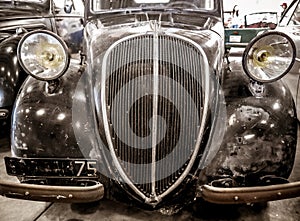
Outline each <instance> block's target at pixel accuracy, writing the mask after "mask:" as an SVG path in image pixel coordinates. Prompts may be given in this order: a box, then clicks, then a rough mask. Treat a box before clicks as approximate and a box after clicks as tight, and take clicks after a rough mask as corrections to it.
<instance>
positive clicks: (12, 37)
mask: <svg viewBox="0 0 300 221" xmlns="http://www.w3.org/2000/svg"><path fill="white" fill-rule="evenodd" d="M0 14H1V16H0V57H1V61H0V125H1V130H0V134H3V135H5V134H7V132H8V131H9V128H10V115H11V114H10V113H11V110H12V106H13V104H14V101H15V97H16V95H17V92H18V90H19V88H20V86H21V84H22V83H23V81H24V80H25V78H26V77H27V74H26V72H25V71H24V70H23V69H22V68H21V67H20V65H19V63H18V62H17V56H16V54H17V46H18V42H19V41H20V39H21V37H22V35H23V34H22V33H24V32H30V31H33V30H41V29H43V30H49V31H52V32H54V33H57V34H59V35H61V34H62V32H63V27H62V25H61V24H63V23H70V21H72V22H73V23H75V24H76V22H77V23H79V24H80V22H79V19H80V18H81V17H82V16H79V15H74V14H72V15H68V17H67V18H65V17H64V16H63V15H62V14H61V13H60V9H59V8H58V7H57V6H56V5H55V3H54V2H53V0H0ZM76 31H80V27H77V29H76ZM74 32H75V31H74ZM71 34H72V33H71V32H70V31H69V33H66V34H65V36H66V37H65V38H66V39H67V38H68V37H69V36H70V35H71ZM62 37H63V36H62ZM79 41H80V39H79ZM79 44H80V42H79V43H78V42H74V41H73V44H69V45H71V46H72V49H73V51H76V49H74V48H76V47H77V50H79V49H78V48H79V46H78V45H79Z"/></svg>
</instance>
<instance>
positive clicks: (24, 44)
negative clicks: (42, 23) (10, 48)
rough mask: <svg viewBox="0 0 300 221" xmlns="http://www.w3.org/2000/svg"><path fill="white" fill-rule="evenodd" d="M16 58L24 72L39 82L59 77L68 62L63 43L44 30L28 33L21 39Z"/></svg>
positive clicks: (65, 47)
mask: <svg viewBox="0 0 300 221" xmlns="http://www.w3.org/2000/svg"><path fill="white" fill-rule="evenodd" d="M18 58H19V61H20V64H21V66H22V67H23V68H24V70H25V71H26V72H27V73H28V74H30V75H32V76H33V77H35V78H37V79H39V80H53V79H56V78H58V77H60V76H61V75H62V74H63V73H64V72H65V71H66V70H67V68H68V66H69V61H70V60H69V55H68V52H67V46H66V44H65V43H64V41H63V40H61V38H59V37H58V36H57V35H55V34H54V33H52V32H49V31H45V30H42V31H41V30H40V31H34V32H30V33H28V34H26V35H25V36H24V37H23V38H22V40H21V41H20V43H19V46H18Z"/></svg>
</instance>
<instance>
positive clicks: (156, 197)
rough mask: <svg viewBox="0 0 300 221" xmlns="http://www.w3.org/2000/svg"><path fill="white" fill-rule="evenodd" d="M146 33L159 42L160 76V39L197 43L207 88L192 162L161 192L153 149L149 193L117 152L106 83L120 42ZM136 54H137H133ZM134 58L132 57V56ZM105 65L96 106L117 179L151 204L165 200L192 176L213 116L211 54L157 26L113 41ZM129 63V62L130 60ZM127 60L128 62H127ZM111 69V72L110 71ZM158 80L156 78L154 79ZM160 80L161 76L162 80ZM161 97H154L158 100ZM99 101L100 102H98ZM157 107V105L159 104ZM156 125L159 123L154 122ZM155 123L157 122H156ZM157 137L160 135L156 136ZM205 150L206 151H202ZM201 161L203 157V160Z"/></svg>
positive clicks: (155, 58)
mask: <svg viewBox="0 0 300 221" xmlns="http://www.w3.org/2000/svg"><path fill="white" fill-rule="evenodd" d="M145 36H151V39H152V40H153V45H156V46H154V47H157V48H156V49H154V50H153V57H152V58H151V59H152V61H153V63H154V64H153V76H155V75H156V76H158V75H159V73H158V72H159V65H158V63H159V59H158V57H159V56H158V54H159V53H160V52H159V47H158V46H157V40H158V39H159V38H160V37H162V38H171V39H177V40H179V41H182V42H186V43H187V44H188V45H190V46H191V47H193V49H194V50H196V51H197V53H199V55H200V57H199V59H200V60H201V61H200V63H201V73H202V76H201V78H202V79H201V83H202V85H201V86H202V89H203V101H202V103H203V107H202V115H203V116H202V120H201V125H200V126H199V131H198V136H197V139H196V141H195V147H194V150H193V153H192V154H191V157H190V159H189V162H188V163H187V165H186V167H185V169H184V171H183V172H182V174H180V176H179V177H178V179H177V180H176V181H175V182H174V183H173V184H172V185H171V186H170V187H168V188H167V189H166V190H165V191H163V192H162V193H159V194H157V193H156V190H155V185H156V184H155V182H156V180H155V173H156V172H155V169H156V168H155V165H154V164H155V154H156V153H155V151H154V152H153V153H152V154H153V159H154V161H153V162H152V163H153V164H152V165H154V166H152V172H153V171H154V172H153V173H154V175H152V179H154V180H152V184H151V185H152V188H151V189H152V190H151V193H150V194H149V193H148V194H147V193H145V192H144V191H143V190H141V188H139V185H138V184H137V183H135V182H134V181H133V180H132V179H131V178H130V176H128V174H127V171H126V170H125V169H124V166H123V165H122V164H121V163H120V160H119V158H118V155H117V154H116V151H115V145H114V141H113V139H112V137H113V136H112V134H111V123H110V122H109V120H108V119H110V117H111V116H110V113H109V110H107V106H108V105H107V101H106V100H107V90H108V89H107V85H106V80H107V78H108V76H107V75H109V74H110V73H111V71H108V70H109V68H108V66H109V65H107V64H108V63H109V62H108V61H110V59H109V56H110V55H111V54H112V53H113V50H114V49H115V48H116V47H117V46H118V45H120V44H121V43H124V42H126V41H130V40H132V39H136V38H144V37H145ZM132 56H135V55H132ZM131 59H132V58H131ZM144 59H145V57H144ZM132 60H135V59H132ZM101 62H102V66H101V82H100V84H99V85H98V86H99V88H98V90H97V89H96V91H100V93H99V94H100V95H98V94H96V96H95V98H96V100H99V101H100V102H101V104H99V105H96V108H98V111H97V113H101V116H98V117H102V119H101V122H102V123H103V125H102V126H103V129H104V133H105V137H106V143H107V148H108V150H109V153H110V154H111V156H110V157H111V159H112V161H113V162H111V164H112V165H113V167H114V168H115V169H116V170H117V175H115V176H116V179H117V180H120V178H121V179H122V182H124V183H126V184H127V186H129V187H130V188H131V190H133V191H134V193H135V194H137V195H138V196H139V197H140V198H142V199H143V200H144V201H145V203H146V204H149V205H151V206H153V207H155V206H156V205H157V204H158V203H160V202H161V201H162V199H163V198H164V197H166V196H167V195H169V194H170V193H171V192H172V191H174V190H175V189H176V188H177V187H178V186H179V185H180V184H181V183H182V182H183V180H185V179H186V177H187V176H188V174H189V173H190V171H191V169H192V167H194V163H195V161H196V159H197V158H198V157H199V152H200V144H201V142H202V139H203V136H204V133H205V127H206V123H207V119H208V117H209V114H208V112H209V109H210V108H209V94H210V72H209V63H208V59H207V56H206V54H205V52H204V50H203V49H202V48H201V47H200V45H198V44H197V43H196V42H194V41H192V40H191V39H189V38H187V37H183V36H181V35H178V34H174V33H161V32H158V31H157V30H154V31H153V32H147V33H146V34H145V33H143V34H134V35H130V36H127V37H125V38H122V39H120V40H118V41H116V42H115V43H114V44H113V45H111V46H110V47H109V48H108V50H107V51H106V52H105V54H104V56H103V58H102V60H101ZM127 63H128V62H127ZM124 64H126V62H125V63H124ZM117 66H122V65H120V64H118V65H117ZM107 73H109V74H107ZM154 81H155V80H154ZM158 81H159V80H158ZM155 102H157V101H154V103H155ZM96 104H97V102H96ZM156 109H157V107H156ZM153 125H155V123H154V124H153ZM153 127H155V126H153ZM155 139H156V138H155ZM202 152H203V151H202ZM200 163H201V160H200Z"/></svg>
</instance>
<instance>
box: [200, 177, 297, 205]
mask: <svg viewBox="0 0 300 221" xmlns="http://www.w3.org/2000/svg"><path fill="white" fill-rule="evenodd" d="M299 196H300V182H293V183H285V184H276V185H270V186H256V187H234V188H223V187H213V186H210V185H203V186H202V187H201V197H202V198H203V199H204V200H206V201H208V202H211V203H216V204H246V203H258V202H266V201H275V200H282V199H287V198H295V197H299Z"/></svg>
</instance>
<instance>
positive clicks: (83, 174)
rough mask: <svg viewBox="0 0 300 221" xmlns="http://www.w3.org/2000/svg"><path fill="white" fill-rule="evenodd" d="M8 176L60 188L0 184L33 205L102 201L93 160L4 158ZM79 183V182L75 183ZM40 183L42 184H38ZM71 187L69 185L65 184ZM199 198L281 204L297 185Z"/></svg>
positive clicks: (298, 190) (207, 189)
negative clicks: (41, 202) (40, 203)
mask: <svg viewBox="0 0 300 221" xmlns="http://www.w3.org/2000/svg"><path fill="white" fill-rule="evenodd" d="M5 163H6V169H7V173H8V174H9V175H13V176H19V177H26V178H27V179H28V180H27V182H28V181H30V180H32V181H38V180H39V178H40V180H43V179H44V180H47V179H54V180H56V181H59V180H61V181H68V180H69V181H70V182H61V183H62V185H61V184H60V183H59V182H58V183H59V184H57V183H56V184H54V185H48V184H47V185H44V184H45V182H42V183H44V184H43V185H37V184H28V183H12V182H4V181H1V180H0V195H3V196H6V197H10V198H17V199H25V200H35V201H50V202H68V203H86V202H94V201H98V200H100V199H102V198H103V197H104V186H103V184H101V183H100V182H98V181H97V180H99V177H98V175H97V174H98V172H97V162H96V160H87V159H77V160H76V159H42V158H39V159H29V158H14V157H5ZM76 181H80V182H76ZM35 183H36V182H35ZM38 183H41V182H38ZM64 183H70V184H71V185H70V184H64ZM200 189H201V192H200V197H202V198H203V199H204V200H206V201H208V202H211V203H216V204H245V203H257V202H266V201H274V200H281V199H287V198H294V197H299V196H300V181H299V182H293V183H284V184H276V185H267V186H255V187H230V188H224V187H214V186H211V185H202V186H201V188H200Z"/></svg>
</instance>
